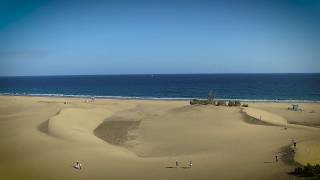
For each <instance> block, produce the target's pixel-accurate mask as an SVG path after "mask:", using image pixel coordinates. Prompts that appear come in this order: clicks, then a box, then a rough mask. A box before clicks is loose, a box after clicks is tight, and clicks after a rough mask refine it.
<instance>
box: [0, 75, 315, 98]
mask: <svg viewBox="0 0 320 180" xmlns="http://www.w3.org/2000/svg"><path fill="white" fill-rule="evenodd" d="M210 90H212V91H214V92H215V94H216V97H217V98H218V99H240V100H250V101H252V100H255V101H320V74H181V75H173V74H172V75H169V74H166V75H165V74H163V75H80V76H78V75H77V76H37V77H36V76H35V77H31V76H26V77H0V94H2V95H30V96H68V97H87V96H88V97H90V96H95V97H96V98H133V99H190V98H206V97H207V95H208V92H209V91H210Z"/></svg>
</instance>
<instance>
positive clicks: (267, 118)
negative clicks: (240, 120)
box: [242, 108, 288, 126]
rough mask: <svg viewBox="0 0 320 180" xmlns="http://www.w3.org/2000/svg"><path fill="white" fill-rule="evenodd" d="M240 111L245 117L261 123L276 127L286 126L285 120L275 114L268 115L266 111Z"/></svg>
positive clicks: (247, 109) (244, 109)
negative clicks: (247, 116)
mask: <svg viewBox="0 0 320 180" xmlns="http://www.w3.org/2000/svg"><path fill="white" fill-rule="evenodd" d="M242 110H243V112H245V113H246V114H247V115H249V116H251V117H253V118H255V119H258V120H260V121H263V122H265V123H267V124H272V125H278V126H288V122H287V120H286V119H285V118H283V117H281V116H279V115H277V114H273V113H269V112H267V111H264V110H260V109H256V108H243V109H242Z"/></svg>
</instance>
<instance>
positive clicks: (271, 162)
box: [263, 161, 273, 164]
mask: <svg viewBox="0 0 320 180" xmlns="http://www.w3.org/2000/svg"><path fill="white" fill-rule="evenodd" d="M263 163H265V164H267V163H273V162H272V161H265V162H263Z"/></svg>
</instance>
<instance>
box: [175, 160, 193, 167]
mask: <svg viewBox="0 0 320 180" xmlns="http://www.w3.org/2000/svg"><path fill="white" fill-rule="evenodd" d="M176 167H179V161H178V160H176ZM188 167H189V168H191V167H192V161H191V160H190V161H189V163H188Z"/></svg>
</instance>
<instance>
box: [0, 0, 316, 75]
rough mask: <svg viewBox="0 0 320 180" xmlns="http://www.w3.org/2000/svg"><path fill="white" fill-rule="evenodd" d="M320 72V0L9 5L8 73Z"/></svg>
mask: <svg viewBox="0 0 320 180" xmlns="http://www.w3.org/2000/svg"><path fill="white" fill-rule="evenodd" d="M314 72H316V73H319V72H320V0H277V1H272V0H268V1H261V0H255V1H254V0H246V1H241V0H237V1H236V0H234V1H232V0H225V1H222V0H221V1H201V0H199V1H188V0H181V1H174V0H173V1H165V0H163V1H154V0H149V1H139V0H137V1H107V0H105V1H102V0H101V1H97V0H93V1H89V0H88V1H84V0H79V1H76V0H68V1H62V0H61V1H32V0H28V1H26V0H22V1H16V0H10V1H7V0H0V76H30V75H84V74H92V75H93V74H180V73H314Z"/></svg>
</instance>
